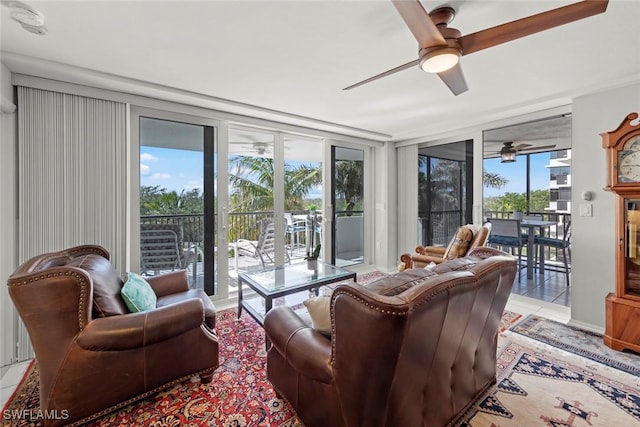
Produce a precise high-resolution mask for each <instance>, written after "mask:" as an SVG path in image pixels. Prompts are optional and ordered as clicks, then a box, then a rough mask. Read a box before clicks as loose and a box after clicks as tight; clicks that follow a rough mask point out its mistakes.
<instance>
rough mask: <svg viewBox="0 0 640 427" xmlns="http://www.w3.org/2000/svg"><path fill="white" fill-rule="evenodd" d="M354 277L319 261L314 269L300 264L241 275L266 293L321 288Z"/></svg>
mask: <svg viewBox="0 0 640 427" xmlns="http://www.w3.org/2000/svg"><path fill="white" fill-rule="evenodd" d="M354 275H355V273H354V272H353V271H349V270H345V269H343V268H339V267H336V266H334V265H331V264H325V263H323V262H320V261H318V264H317V267H316V268H315V269H308V268H307V264H306V263H301V264H291V265H285V266H284V267H272V268H267V269H265V270H260V271H255V272H247V273H242V276H243V278H244V279H245V280H247V281H249V282H251V283H252V284H253V285H254V286H259V287H261V288H262V289H263V290H264V291H265V292H266V293H271V292H277V291H282V290H283V289H295V288H297V287H308V286H309V285H313V284H318V285H320V286H322V284H323V283H325V282H327V281H331V282H333V281H336V280H338V279H340V278H342V277H344V278H345V279H348V278H349V277H353V276H354Z"/></svg>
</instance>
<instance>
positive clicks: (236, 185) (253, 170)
mask: <svg viewBox="0 0 640 427" xmlns="http://www.w3.org/2000/svg"><path fill="white" fill-rule="evenodd" d="M229 164H230V165H231V166H232V168H233V172H232V173H231V174H230V175H229V184H230V185H231V211H232V212H256V211H271V210H273V175H274V169H273V159H271V158H266V157H245V156H233V157H232V158H230V159H229ZM321 183H322V170H321V168H320V166H313V165H307V164H301V165H298V166H293V165H291V164H289V163H285V165H284V197H285V200H284V208H285V210H300V209H304V196H306V195H307V193H309V191H310V190H311V189H312V188H313V187H315V186H317V185H320V184H321Z"/></svg>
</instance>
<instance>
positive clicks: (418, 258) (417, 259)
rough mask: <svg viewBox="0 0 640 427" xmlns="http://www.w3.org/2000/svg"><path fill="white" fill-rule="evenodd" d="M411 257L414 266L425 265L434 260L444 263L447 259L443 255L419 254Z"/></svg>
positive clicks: (437, 262)
mask: <svg viewBox="0 0 640 427" xmlns="http://www.w3.org/2000/svg"><path fill="white" fill-rule="evenodd" d="M411 259H412V260H413V263H414V267H424V266H426V265H428V264H431V263H432V262H434V263H436V264H442V263H443V262H445V261H446V259H444V258H442V257H438V256H431V255H418V254H415V255H412V256H411Z"/></svg>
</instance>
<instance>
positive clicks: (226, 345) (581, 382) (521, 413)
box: [2, 275, 640, 427]
mask: <svg viewBox="0 0 640 427" xmlns="http://www.w3.org/2000/svg"><path fill="white" fill-rule="evenodd" d="M378 277H379V276H378ZM362 279H365V277H364V275H363V277H362ZM358 281H359V282H360V277H359V280H358ZM502 320H503V323H502V325H501V327H502V329H503V330H504V329H506V330H505V332H503V333H501V334H500V336H499V340H498V343H499V344H498V353H497V354H498V364H497V369H498V371H497V372H498V375H497V384H496V385H495V386H493V387H491V388H490V389H489V390H487V391H486V392H485V394H484V395H483V396H481V398H480V399H478V400H477V401H476V403H475V404H474V405H473V407H471V408H469V410H468V411H467V412H466V413H465V414H463V416H462V417H461V418H460V419H459V420H457V421H456V422H455V424H454V425H455V426H465V427H466V426H486V427H497V426H501V427H506V426H533V425H539V426H572V427H573V426H575V427H579V426H589V425H591V426H613V425H616V426H627V425H629V426H630V425H640V400H639V392H638V390H639V388H640V381H639V379H638V377H637V376H634V375H631V374H629V373H627V372H624V371H621V370H619V369H616V368H614V367H611V366H608V365H606V364H605V363H601V362H596V361H593V360H591V359H588V358H584V357H582V356H580V355H576V354H573V353H569V352H567V351H565V350H562V349H559V348H557V347H553V346H551V345H549V344H546V343H543V342H541V341H537V340H535V339H532V338H530V337H526V336H524V335H521V334H516V333H514V332H512V331H511V330H509V329H507V328H508V327H509V326H511V327H513V324H514V322H517V321H518V320H520V315H519V314H516V313H511V312H505V314H504V316H503V319H502ZM520 323H522V321H521V322H520ZM217 333H218V337H219V339H220V367H219V368H218V369H217V370H216V372H215V374H214V378H213V381H212V382H211V383H210V384H207V385H202V384H201V383H200V381H199V379H198V377H194V378H193V379H191V380H186V381H183V382H181V383H178V384H175V385H172V386H170V387H168V388H167V389H165V390H163V391H161V392H159V393H158V394H156V395H154V396H151V397H148V398H146V399H144V400H140V401H138V402H136V403H133V404H131V405H129V406H126V407H124V408H121V409H119V410H117V411H115V412H112V413H110V414H107V415H105V416H104V417H102V418H99V419H97V420H95V421H93V422H91V423H90V424H88V425H90V426H176V427H177V426H222V427H245V426H256V427H268V426H274V427H303V424H302V423H301V421H300V420H299V419H298V418H297V416H296V415H295V413H294V412H293V411H292V410H291V408H290V407H289V406H288V404H287V403H286V402H285V401H284V400H281V399H278V398H277V397H276V395H275V392H274V390H273V387H272V386H271V384H270V383H269V381H268V380H267V378H266V351H265V348H264V331H263V329H262V328H261V327H260V326H259V325H258V324H257V323H256V322H255V321H254V320H253V319H252V318H251V317H249V316H248V315H246V314H243V316H242V317H241V318H240V319H236V311H235V310H234V309H232V310H224V311H221V312H219V313H218V323H217ZM38 387H39V380H38V367H37V364H36V363H32V364H31V366H30V367H29V368H28V369H27V372H26V373H25V376H24V378H23V380H22V382H21V383H20V384H19V386H18V387H17V388H16V391H15V393H14V395H13V396H12V397H11V398H10V399H9V401H8V402H7V404H6V406H5V408H3V409H4V411H3V414H11V413H20V411H22V413H25V412H29V411H31V413H33V412H37V411H38V409H39V408H38V405H39V390H38ZM5 411H9V412H5ZM12 411H13V412H12ZM2 425H3V426H36V427H38V426H41V423H39V422H38V421H35V422H31V421H30V420H25V419H11V418H10V417H9V418H7V417H3V418H2ZM327 427H330V426H327Z"/></svg>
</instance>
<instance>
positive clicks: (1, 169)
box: [0, 64, 18, 366]
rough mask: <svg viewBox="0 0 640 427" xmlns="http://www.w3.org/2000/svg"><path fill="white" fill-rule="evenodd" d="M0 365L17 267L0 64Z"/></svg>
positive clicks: (11, 147)
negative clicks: (10, 283) (9, 287)
mask: <svg viewBox="0 0 640 427" xmlns="http://www.w3.org/2000/svg"><path fill="white" fill-rule="evenodd" d="M0 99H1V100H2V108H1V112H0V200H2V203H0V366H5V365H9V364H10V363H12V362H13V360H12V358H13V355H14V349H15V348H14V345H13V343H14V330H15V321H16V313H15V309H14V308H13V303H12V302H11V299H10V298H9V294H8V292H7V286H6V280H7V278H8V277H9V275H10V274H11V273H13V271H14V270H15V268H16V266H17V254H18V247H17V239H16V232H17V229H18V223H17V218H16V212H17V194H16V191H17V183H16V164H17V160H16V127H17V124H16V113H15V112H11V110H12V106H13V103H14V97H13V87H12V86H11V72H10V71H9V69H8V68H7V67H5V65H4V64H0Z"/></svg>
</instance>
